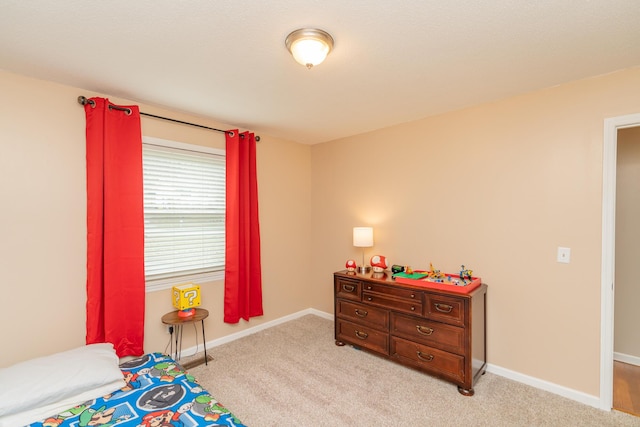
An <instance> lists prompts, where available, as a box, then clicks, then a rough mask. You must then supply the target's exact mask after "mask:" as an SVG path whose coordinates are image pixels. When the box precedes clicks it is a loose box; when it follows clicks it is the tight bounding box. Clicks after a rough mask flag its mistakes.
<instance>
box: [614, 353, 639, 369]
mask: <svg viewBox="0 0 640 427" xmlns="http://www.w3.org/2000/svg"><path fill="white" fill-rule="evenodd" d="M613 360H617V361H618V362H623V363H628V364H629V365H635V366H640V357H638V356H632V355H630V354H624V353H616V352H614V353H613Z"/></svg>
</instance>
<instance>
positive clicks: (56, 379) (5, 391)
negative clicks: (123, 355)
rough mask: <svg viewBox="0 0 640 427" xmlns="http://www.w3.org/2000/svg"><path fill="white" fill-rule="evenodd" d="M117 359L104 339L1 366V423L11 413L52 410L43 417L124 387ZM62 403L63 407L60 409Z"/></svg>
mask: <svg viewBox="0 0 640 427" xmlns="http://www.w3.org/2000/svg"><path fill="white" fill-rule="evenodd" d="M118 363H119V359H118V356H117V355H116V353H115V350H114V348H113V345H112V344H111V343H105V344H90V345H87V346H83V347H78V348H76V349H73V350H69V351H64V352H60V353H56V354H52V355H50V356H45V357H39V358H37V359H32V360H28V361H26V362H21V363H18V364H16V365H13V366H10V367H8V368H3V369H0V384H1V385H2V386H1V387H0V425H3V424H4V422H5V421H7V418H5V417H8V416H9V415H12V414H17V413H19V412H24V411H27V410H28V411H33V410H36V411H37V410H38V409H44V410H46V411H49V412H48V413H46V414H44V415H42V416H40V418H43V417H46V416H49V415H55V414H56V413H58V412H60V411H64V410H65V409H69V408H71V407H73V406H75V405H79V404H81V403H83V402H85V401H87V400H91V399H95V398H98V397H100V396H103V395H105V394H109V393H111V392H113V391H116V390H118V389H119V388H122V387H124V385H125V381H124V377H123V375H122V371H121V370H120V368H119V367H118ZM58 404H59V405H58ZM60 405H62V406H64V407H63V408H60V409H57V408H58V407H59V406H60ZM50 408H52V409H50ZM40 418H35V419H33V420H31V421H37V420H38V419H40ZM27 423H28V422H27ZM7 425H8V424H7ZM22 425H24V424H22Z"/></svg>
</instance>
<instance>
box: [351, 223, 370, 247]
mask: <svg viewBox="0 0 640 427" xmlns="http://www.w3.org/2000/svg"><path fill="white" fill-rule="evenodd" d="M353 246H355V247H357V248H370V247H372V246H373V228H371V227H353Z"/></svg>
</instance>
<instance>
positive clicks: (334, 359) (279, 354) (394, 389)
mask: <svg viewBox="0 0 640 427" xmlns="http://www.w3.org/2000/svg"><path fill="white" fill-rule="evenodd" d="M208 352H209V354H210V355H211V356H213V358H214V360H213V361H212V362H209V365H208V366H205V365H201V366H198V367H195V368H192V369H191V370H190V372H191V373H192V374H193V375H195V376H196V378H198V380H199V381H200V383H201V384H202V385H203V386H204V387H206V388H207V389H208V390H209V391H210V392H211V394H212V395H213V396H214V397H215V398H216V399H218V400H219V401H220V403H222V404H224V405H225V406H226V407H227V408H229V409H230V410H231V411H232V412H233V413H234V414H235V415H236V416H237V417H238V418H240V420H242V421H243V422H244V423H246V424H247V425H248V426H250V427H271V426H280V427H286V426H296V427H306V426H313V427H318V426H331V427H336V426H363V427H364V426H367V427H369V426H563V427H564V426H594V427H595V426H598V427H600V426H640V418H638V417H634V416H632V415H628V414H625V413H622V412H617V411H612V412H606V411H601V410H599V409H596V408H592V407H590V406H587V405H583V404H580V403H577V402H575V401H572V400H569V399H566V398H563V397H560V396H557V395H555V394H552V393H549V392H545V391H542V390H538V389H536V388H533V387H529V386H527V385H524V384H521V383H518V382H515V381H511V380H508V379H506V378H503V377H500V376H497V375H493V374H490V373H487V374H485V375H484V376H483V377H482V378H480V380H479V381H478V383H477V384H476V386H475V396H473V397H465V396H462V395H461V394H459V393H458V391H457V388H456V386H455V385H453V384H450V383H447V382H444V381H441V380H438V379H436V378H433V377H430V376H428V375H425V374H422V373H420V372H418V371H415V370H412V369H408V368H405V367H403V366H400V365H397V364H395V363H392V362H390V361H388V360H384V359H382V358H379V357H376V356H373V355H370V354H368V353H365V352H364V351H359V350H356V349H354V348H352V347H350V346H345V347H337V346H336V345H335V344H334V338H333V322H332V321H330V320H326V319H323V318H321V317H318V316H314V315H308V316H304V317H301V318H299V319H296V320H293V321H290V322H287V323H285V324H282V325H278V326H276V327H273V328H270V329H267V330H264V331H261V332H258V333H256V334H254V335H251V336H248V337H245V338H242V339H239V340H236V341H234V342H231V343H228V344H224V345H222V346H219V347H215V348H212V349H210V350H208Z"/></svg>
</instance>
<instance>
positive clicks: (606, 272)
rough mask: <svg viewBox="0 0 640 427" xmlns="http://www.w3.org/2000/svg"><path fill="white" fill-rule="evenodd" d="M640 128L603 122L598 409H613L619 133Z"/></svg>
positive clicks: (630, 119) (625, 121) (633, 120)
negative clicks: (631, 128)
mask: <svg viewBox="0 0 640 427" xmlns="http://www.w3.org/2000/svg"><path fill="white" fill-rule="evenodd" d="M636 126H640V114H631V115H627V116H619V117H613V118H609V119H605V121H604V151H603V167H602V175H603V177H602V187H603V190H602V270H601V271H602V274H601V310H600V313H601V319H600V322H601V330H600V337H601V338H600V340H601V344H600V409H603V410H607V411H610V410H611V409H612V407H613V353H614V346H613V341H614V303H615V300H614V291H615V289H614V280H615V213H616V171H617V163H616V162H617V149H618V130H620V129H625V128H630V127H636Z"/></svg>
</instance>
